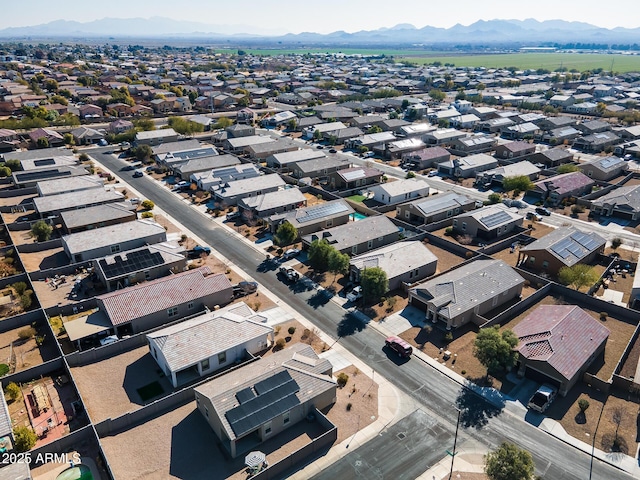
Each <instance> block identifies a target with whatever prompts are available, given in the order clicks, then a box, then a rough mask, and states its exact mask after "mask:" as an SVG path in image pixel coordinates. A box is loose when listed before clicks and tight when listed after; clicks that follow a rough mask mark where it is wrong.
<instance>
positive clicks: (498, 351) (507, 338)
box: [473, 325, 518, 374]
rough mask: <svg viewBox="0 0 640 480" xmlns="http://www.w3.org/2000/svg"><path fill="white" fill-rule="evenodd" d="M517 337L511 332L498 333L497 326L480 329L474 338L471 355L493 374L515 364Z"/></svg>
mask: <svg viewBox="0 0 640 480" xmlns="http://www.w3.org/2000/svg"><path fill="white" fill-rule="evenodd" d="M517 344H518V337H516V335H515V334H514V333H513V331H511V330H503V331H502V332H501V331H500V327H499V326H497V325H496V326H495V327H490V328H482V329H480V331H479V332H478V335H477V336H476V340H475V343H474V346H473V355H474V356H475V357H476V358H477V359H478V360H479V361H480V363H482V364H483V365H484V366H485V367H487V373H488V374H493V373H495V372H499V371H502V370H506V369H508V368H511V367H513V366H514V365H515V364H516V359H517V358H518V357H517V352H516V351H515V350H514V348H515V346H516V345H517Z"/></svg>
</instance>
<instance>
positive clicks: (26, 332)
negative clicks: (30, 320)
mask: <svg viewBox="0 0 640 480" xmlns="http://www.w3.org/2000/svg"><path fill="white" fill-rule="evenodd" d="M35 334H36V329H35V328H33V327H25V328H23V329H22V330H20V331H19V332H18V338H19V339H20V340H29V339H30V338H33V336H34V335H35Z"/></svg>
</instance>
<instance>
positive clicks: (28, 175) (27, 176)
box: [16, 170, 71, 182]
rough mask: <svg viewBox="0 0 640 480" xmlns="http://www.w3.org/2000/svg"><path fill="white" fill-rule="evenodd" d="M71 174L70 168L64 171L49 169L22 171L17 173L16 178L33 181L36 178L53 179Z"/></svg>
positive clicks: (22, 180) (21, 180)
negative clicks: (43, 170)
mask: <svg viewBox="0 0 640 480" xmlns="http://www.w3.org/2000/svg"><path fill="white" fill-rule="evenodd" d="M69 175H71V172H70V171H69V170H63V171H57V172H54V171H51V170H47V171H45V172H20V173H16V179H17V180H18V181H19V182H32V181H34V180H51V179H53V178H57V177H66V176H69Z"/></svg>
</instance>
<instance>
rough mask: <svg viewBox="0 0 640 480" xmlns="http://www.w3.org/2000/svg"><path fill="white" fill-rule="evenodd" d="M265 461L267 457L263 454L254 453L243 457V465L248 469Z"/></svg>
mask: <svg viewBox="0 0 640 480" xmlns="http://www.w3.org/2000/svg"><path fill="white" fill-rule="evenodd" d="M266 459H267V456H266V455H265V454H264V453H262V452H258V451H256V452H251V453H249V455H247V456H246V457H244V463H245V465H247V466H248V467H252V468H254V467H258V466H260V465H262V464H263V463H264V461H265V460H266Z"/></svg>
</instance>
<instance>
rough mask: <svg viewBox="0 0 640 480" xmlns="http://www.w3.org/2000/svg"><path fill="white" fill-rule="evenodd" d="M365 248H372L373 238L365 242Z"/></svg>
mask: <svg viewBox="0 0 640 480" xmlns="http://www.w3.org/2000/svg"><path fill="white" fill-rule="evenodd" d="M367 248H373V240H369V241H368V242H367Z"/></svg>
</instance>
